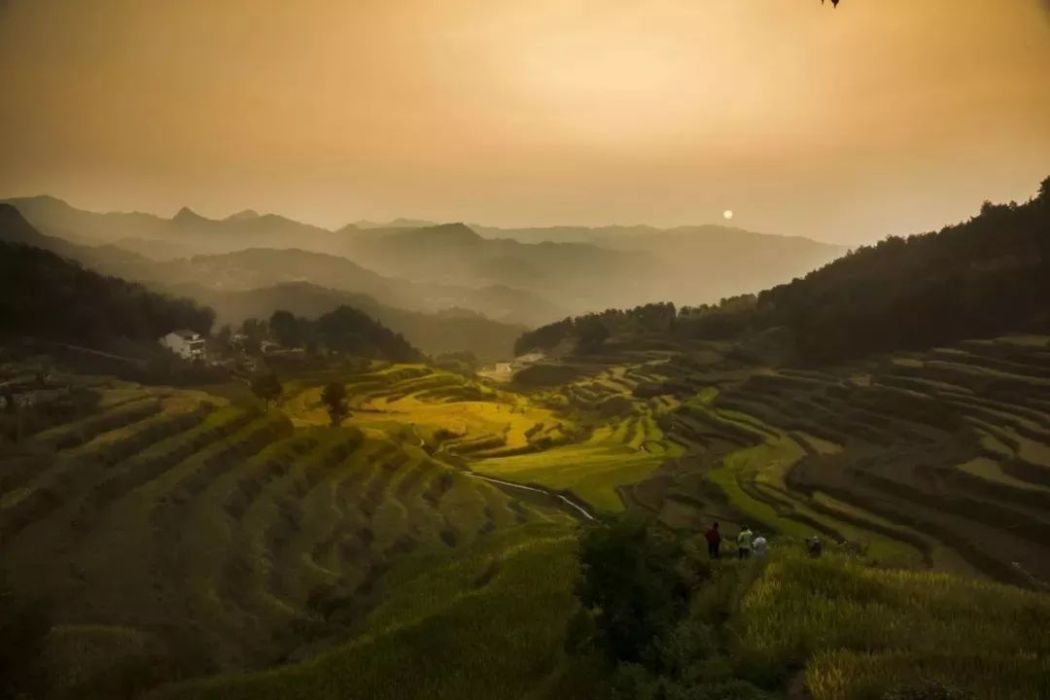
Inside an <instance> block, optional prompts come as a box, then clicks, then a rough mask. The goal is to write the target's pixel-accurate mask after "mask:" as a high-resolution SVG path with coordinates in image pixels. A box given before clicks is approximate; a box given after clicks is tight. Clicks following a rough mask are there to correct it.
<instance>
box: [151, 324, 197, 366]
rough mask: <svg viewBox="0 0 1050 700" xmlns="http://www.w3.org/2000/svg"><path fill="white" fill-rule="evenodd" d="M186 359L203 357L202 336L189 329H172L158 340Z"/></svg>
mask: <svg viewBox="0 0 1050 700" xmlns="http://www.w3.org/2000/svg"><path fill="white" fill-rule="evenodd" d="M158 342H159V343H160V344H161V345H163V346H164V347H166V348H167V349H169V350H171V351H172V352H173V353H175V354H176V355H178V356H179V357H181V358H183V359H186V360H203V359H204V336H202V335H201V334H200V333H194V332H193V331H190V330H179V331H172V332H171V333H168V334H167V335H166V336H164V337H162V338H161V339H160V340H159V341H158Z"/></svg>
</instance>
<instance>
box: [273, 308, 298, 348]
mask: <svg viewBox="0 0 1050 700" xmlns="http://www.w3.org/2000/svg"><path fill="white" fill-rule="evenodd" d="M270 334H271V335H273V337H274V340H276V341H277V342H278V343H280V344H281V345H283V346H284V347H286V348H297V347H299V346H301V345H302V344H303V323H302V322H301V319H298V318H296V317H295V316H294V315H293V314H292V313H291V312H290V311H284V310H277V311H274V312H273V315H271V316H270Z"/></svg>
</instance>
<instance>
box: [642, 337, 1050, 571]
mask: <svg viewBox="0 0 1050 700" xmlns="http://www.w3.org/2000/svg"><path fill="white" fill-rule="evenodd" d="M706 384H707V387H706V388H705V389H704V390H702V391H699V392H697V393H696V394H695V395H694V396H693V397H692V398H691V399H687V400H686V401H685V402H684V403H683V405H682V406H681V407H680V408H679V409H677V410H676V411H675V413H674V428H673V430H672V434H673V435H675V436H677V437H679V438H680V439H681V440H682V441H683V442H685V443H687V444H689V446H690V449H689V453H688V454H687V456H686V457H684V458H682V459H679V460H676V461H674V462H670V463H668V464H665V465H664V467H663V468H662V469H661V470H660V472H659V473H658V474H657V475H656V476H655V477H654V478H653V479H650V480H649V481H647V482H645V483H642V484H638V485H636V486H635V487H633V488H632V489H631V498H632V500H633V502H635V503H637V504H639V505H641V506H643V507H647V508H649V509H651V510H653V511H654V512H657V513H658V514H659V515H660V517H661V518H663V519H664V520H665V522H667V523H669V524H671V525H673V526H676V527H694V528H695V527H698V526H699V525H700V523H702V522H703V521H704V520H708V519H711V518H719V519H722V520H726V521H729V522H730V523H733V522H742V521H745V520H746V521H747V522H749V523H751V524H753V525H755V524H757V526H758V527H759V528H761V529H767V530H770V531H774V532H779V533H782V534H787V535H793V536H807V535H809V534H812V533H823V534H825V535H826V536H830V537H832V538H835V539H839V540H846V541H850V542H852V543H855V544H856V545H857V546H858V547H861V548H864V549H866V550H867V551H868V553H869V554H870V555H871V556H872V557H873V558H875V559H878V560H880V561H884V562H887V563H913V564H914V563H921V564H926V565H934V566H937V567H938V568H944V569H950V570H962V571H967V572H979V573H981V574H985V575H988V576H991V577H994V578H998V579H1002V580H1007V581H1012V582H1015V583H1019V584H1022V585H1028V586H1036V587H1043V586H1045V585H1046V583H1045V582H1046V581H1048V580H1050V563H1048V562H1050V557H1048V556H1047V555H1048V554H1050V546H1048V545H1047V543H1048V542H1050V540H1048V539H1047V535H1048V534H1050V518H1048V516H1047V513H1050V491H1048V488H1050V399H1048V397H1050V340H1048V339H1046V338H1031V337H1026V338H1002V339H997V340H993V341H970V342H965V343H961V344H960V345H958V346H955V347H951V348H939V349H935V350H932V351H930V352H926V353H910V354H908V353H902V354H899V355H895V356H892V357H885V358H879V359H876V360H872V361H870V362H867V363H864V364H858V365H855V366H848V367H838V368H832V369H827V370H823V371H813V370H791V369H780V370H752V371H747V372H743V373H742V372H740V371H725V372H714V373H711V374H710V375H708V377H707V381H706Z"/></svg>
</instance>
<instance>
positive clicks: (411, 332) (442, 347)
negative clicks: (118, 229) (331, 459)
mask: <svg viewBox="0 0 1050 700" xmlns="http://www.w3.org/2000/svg"><path fill="white" fill-rule="evenodd" d="M176 289H177V290H178V291H179V293H180V294H185V295H186V296H188V297H191V298H193V299H197V300H199V301H201V302H202V303H205V304H207V305H208V306H210V307H211V308H213V309H215V313H216V316H217V322H218V323H231V324H238V323H240V322H241V321H243V320H244V319H247V318H260V319H265V318H269V317H270V315H271V314H272V313H273V312H274V311H277V310H279V309H284V310H286V311H290V312H291V313H293V314H295V315H297V316H305V317H307V318H315V317H317V316H320V315H321V314H324V313H327V312H329V311H332V310H333V309H335V308H337V307H339V306H352V307H354V308H356V309H360V310H361V311H363V312H364V313H366V314H368V315H369V316H371V317H372V318H375V319H376V320H378V321H380V322H381V323H382V324H383V325H385V326H387V327H388V328H390V329H391V330H393V331H395V332H396V333H400V334H402V335H403V336H405V338H406V339H407V340H408V341H409V342H410V343H412V344H413V345H415V346H416V347H418V348H419V349H421V350H422V351H423V352H425V353H427V354H428V355H431V356H438V355H442V354H446V353H453V352H461V351H469V352H471V353H473V354H474V355H475V356H477V358H478V359H479V360H480V361H482V362H495V361H496V360H501V359H505V358H508V357H511V356H513V349H514V341H515V339H516V338H517V337H518V336H519V335H520V334H521V333H522V332H524V330H525V328H524V326H519V325H513V324H507V323H500V322H498V321H492V320H490V319H488V318H486V317H485V316H482V315H480V314H477V313H474V312H471V311H467V310H465V309H463V310H455V309H450V310H447V311H444V312H437V313H422V312H415V311H406V310H404V309H398V308H395V307H391V306H386V305H384V304H380V303H378V302H377V301H376V300H375V299H373V298H372V297H370V296H367V295H364V294H352V293H349V292H342V291H339V290H335V289H328V288H325V287H320V286H318V285H315V284H310V283H308V282H289V283H286V284H280V285H275V286H272V287H264V288H260V289H249V290H246V291H216V290H210V289H206V288H203V287H198V286H191V285H187V286H181V287H177V288H176Z"/></svg>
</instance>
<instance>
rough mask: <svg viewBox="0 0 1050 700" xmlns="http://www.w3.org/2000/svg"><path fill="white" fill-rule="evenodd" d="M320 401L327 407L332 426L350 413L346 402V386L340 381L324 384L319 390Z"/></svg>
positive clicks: (336, 424)
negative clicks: (322, 388)
mask: <svg viewBox="0 0 1050 700" xmlns="http://www.w3.org/2000/svg"><path fill="white" fill-rule="evenodd" d="M321 402H322V403H323V404H324V405H325V408H327V409H328V417H329V419H331V421H332V427H333V428H334V427H336V426H338V425H339V424H340V423H342V422H343V419H344V418H346V417H347V415H349V414H350V408H349V407H348V406H347V404H346V386H344V385H343V384H342V383H340V382H329V383H328V384H326V385H325V388H324V390H323V391H322V392H321Z"/></svg>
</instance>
